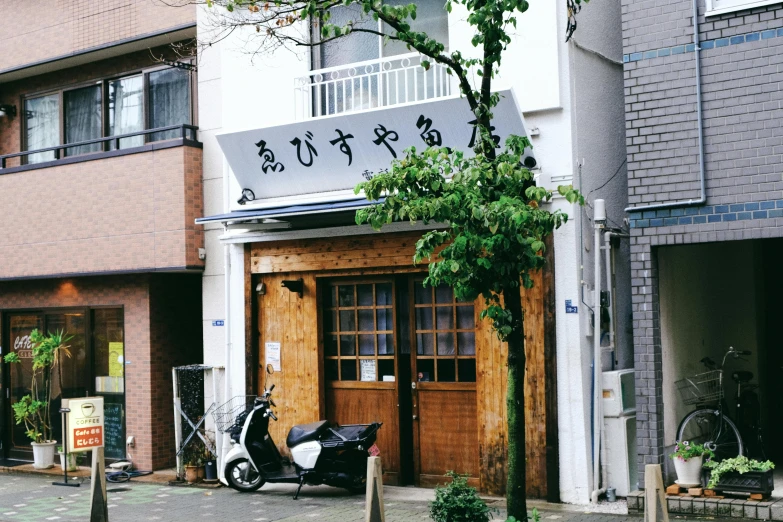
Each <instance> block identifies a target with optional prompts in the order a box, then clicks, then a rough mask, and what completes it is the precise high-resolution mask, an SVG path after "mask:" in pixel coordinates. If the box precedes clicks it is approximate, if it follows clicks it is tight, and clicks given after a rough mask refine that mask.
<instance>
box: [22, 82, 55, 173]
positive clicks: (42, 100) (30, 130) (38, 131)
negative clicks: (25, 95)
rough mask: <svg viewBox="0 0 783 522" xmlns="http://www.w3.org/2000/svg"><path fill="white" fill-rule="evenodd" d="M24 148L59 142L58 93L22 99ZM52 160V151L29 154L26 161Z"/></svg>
mask: <svg viewBox="0 0 783 522" xmlns="http://www.w3.org/2000/svg"><path fill="white" fill-rule="evenodd" d="M24 117H25V150H37V149H45V148H47V147H54V146H55V145H59V144H60V95H59V94H50V95H49V96H41V97H38V98H30V99H28V100H25V101H24ZM52 160H54V151H50V152H41V153H39V154H30V155H29V156H27V163H41V162H43V161H52Z"/></svg>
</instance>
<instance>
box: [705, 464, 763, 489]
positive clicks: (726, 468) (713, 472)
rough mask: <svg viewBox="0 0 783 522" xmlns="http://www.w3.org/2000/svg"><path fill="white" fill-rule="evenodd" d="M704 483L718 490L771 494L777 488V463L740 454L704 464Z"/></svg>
mask: <svg viewBox="0 0 783 522" xmlns="http://www.w3.org/2000/svg"><path fill="white" fill-rule="evenodd" d="M704 468H705V469H704V474H703V476H702V480H703V484H704V486H705V487H707V488H709V489H715V490H718V491H739V492H744V493H761V494H763V495H769V494H771V493H772V490H774V489H775V484H774V482H773V479H772V470H773V469H775V464H773V463H772V462H770V461H769V460H767V461H764V462H759V461H758V460H753V459H749V458H748V457H744V456H740V457H734V458H731V459H724V460H722V461H720V462H715V461H708V462H706V463H705V464H704Z"/></svg>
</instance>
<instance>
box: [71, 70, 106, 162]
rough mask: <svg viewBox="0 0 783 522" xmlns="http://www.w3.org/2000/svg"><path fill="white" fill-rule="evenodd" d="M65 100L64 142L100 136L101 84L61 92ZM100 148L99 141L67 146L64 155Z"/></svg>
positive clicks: (93, 150)
mask: <svg viewBox="0 0 783 522" xmlns="http://www.w3.org/2000/svg"><path fill="white" fill-rule="evenodd" d="M63 99H64V101H65V114H64V117H65V143H78V142H81V141H89V140H94V139H98V138H100V137H101V133H102V129H101V86H100V85H92V86H90V87H82V88H81V89H74V90H72V91H65V92H64V93H63ZM100 150H101V144H100V143H92V144H90V145H81V146H79V147H68V148H67V149H65V154H66V156H76V155H79V154H88V153H90V152H98V151H100Z"/></svg>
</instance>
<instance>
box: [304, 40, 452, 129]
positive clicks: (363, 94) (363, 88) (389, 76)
mask: <svg viewBox="0 0 783 522" xmlns="http://www.w3.org/2000/svg"><path fill="white" fill-rule="evenodd" d="M424 59H425V58H424V57H422V56H421V55H419V54H418V53H411V54H404V55H399V56H390V57H386V58H380V59H377V60H368V61H364V62H358V63H352V64H349V65H341V66H336V67H327V68H324V69H316V70H313V71H311V72H310V74H308V75H307V76H301V77H299V78H296V79H295V89H296V98H297V100H296V104H297V107H296V117H297V120H299V121H301V120H305V119H307V118H314V117H319V116H328V115H332V114H340V113H345V112H353V111H362V110H367V109H374V108H377V107H386V106H391V105H398V104H401V103H409V102H416V101H423V100H431V99H435V98H442V97H444V96H449V95H450V94H451V92H452V85H451V77H450V76H449V75H448V74H447V72H446V69H447V68H446V67H445V66H443V65H439V64H437V63H435V62H432V61H430V66H429V68H428V69H425V68H424V67H422V65H421V62H422V61H423V60H424Z"/></svg>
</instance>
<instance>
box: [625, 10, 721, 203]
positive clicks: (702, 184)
mask: <svg viewBox="0 0 783 522" xmlns="http://www.w3.org/2000/svg"><path fill="white" fill-rule="evenodd" d="M693 47H694V48H693V54H694V60H695V63H694V68H695V69H696V71H695V72H696V129H697V131H698V134H699V191H700V192H701V196H699V199H689V200H685V201H673V202H670V203H655V204H652V205H643V206H639V207H628V208H626V209H625V211H626V212H639V211H642V210H657V209H665V208H672V207H693V206H696V205H703V204H704V203H706V202H707V186H706V185H707V183H706V173H705V169H704V122H703V118H702V114H701V48H700V47H699V0H693Z"/></svg>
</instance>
